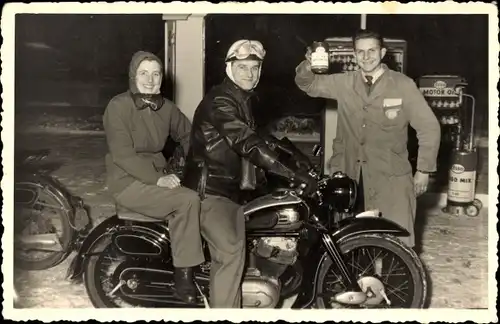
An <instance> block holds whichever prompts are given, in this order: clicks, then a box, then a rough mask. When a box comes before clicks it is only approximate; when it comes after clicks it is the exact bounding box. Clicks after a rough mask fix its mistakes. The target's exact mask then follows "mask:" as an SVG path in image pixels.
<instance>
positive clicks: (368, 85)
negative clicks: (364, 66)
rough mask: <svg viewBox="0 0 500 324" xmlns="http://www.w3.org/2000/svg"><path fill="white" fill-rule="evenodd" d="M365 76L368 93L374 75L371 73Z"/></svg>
mask: <svg viewBox="0 0 500 324" xmlns="http://www.w3.org/2000/svg"><path fill="white" fill-rule="evenodd" d="M365 78H366V85H367V88H368V94H370V92H371V90H372V85H373V77H372V76H371V75H367V76H365Z"/></svg>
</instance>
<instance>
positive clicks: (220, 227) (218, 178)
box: [182, 40, 317, 308]
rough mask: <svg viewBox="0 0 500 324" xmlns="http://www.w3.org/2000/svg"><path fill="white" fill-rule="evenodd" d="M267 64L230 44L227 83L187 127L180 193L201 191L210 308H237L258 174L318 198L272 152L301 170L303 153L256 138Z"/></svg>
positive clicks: (260, 54) (256, 51)
mask: <svg viewBox="0 0 500 324" xmlns="http://www.w3.org/2000/svg"><path fill="white" fill-rule="evenodd" d="M264 57H265V50H264V48H263V46H262V44H261V43H260V42H259V41H255V40H239V41H237V42H235V43H234V44H233V45H232V46H231V47H230V48H229V51H228V52H227V55H226V59H225V61H226V74H227V77H226V78H225V80H224V81H223V82H222V83H221V84H219V85H217V86H215V87H213V88H212V89H211V90H210V91H209V92H208V93H207V95H206V96H205V97H204V98H203V100H202V101H201V103H200V104H199V106H198V107H197V109H196V111H195V114H194V118H193V122H192V131H191V146H190V150H189V153H188V155H187V159H186V166H185V169H184V177H183V181H182V185H183V186H185V187H187V188H191V189H193V190H196V191H198V193H199V194H200V198H201V200H202V208H201V215H200V226H201V232H202V235H203V237H204V238H205V240H206V241H207V243H208V245H209V248H210V254H211V259H212V266H211V274H210V278H211V282H210V304H211V305H210V307H212V308H220V307H223V308H240V307H241V279H242V275H243V269H244V263H245V219H244V216H243V213H242V212H241V208H240V207H241V206H240V204H241V197H242V193H243V192H244V190H252V189H255V186H256V184H257V181H258V179H262V178H263V171H268V172H270V173H273V174H276V175H278V176H281V177H284V178H286V179H289V180H292V179H297V180H298V181H299V182H301V183H305V184H306V185H307V186H306V188H305V190H306V191H309V192H313V191H315V190H316V185H317V183H316V181H315V180H314V179H313V178H312V177H311V176H309V175H308V174H307V172H306V171H296V170H294V169H292V168H291V167H289V166H287V165H285V163H284V160H283V159H282V158H280V156H279V154H278V153H277V152H276V151H275V149H278V148H279V149H281V150H282V151H283V152H285V153H288V154H290V153H292V154H294V157H295V158H296V160H300V161H302V162H303V161H304V159H303V158H302V159H301V157H303V154H302V153H301V152H299V151H298V150H296V149H295V148H294V147H293V145H286V144H287V143H285V142H284V141H283V142H280V141H279V140H277V139H276V138H274V137H272V136H271V135H268V134H266V135H262V134H261V135H259V134H258V133H257V132H256V127H255V122H254V118H253V115H252V107H251V100H252V97H253V96H254V94H255V93H254V91H253V90H254V88H255V87H256V86H257V83H258V82H259V79H260V75H261V69H262V62H263V60H264ZM288 143H289V142H288ZM305 160H306V161H307V159H305ZM193 294H195V291H193Z"/></svg>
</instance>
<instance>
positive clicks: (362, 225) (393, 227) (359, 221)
mask: <svg viewBox="0 0 500 324" xmlns="http://www.w3.org/2000/svg"><path fill="white" fill-rule="evenodd" d="M364 233H386V234H391V235H394V236H409V235H410V233H409V232H408V231H407V230H406V229H404V228H403V227H401V226H400V225H398V224H397V223H395V222H393V221H391V220H389V219H386V218H382V217H377V216H364V217H350V218H345V219H343V220H341V221H340V222H339V224H338V229H337V230H336V231H335V232H333V233H332V240H333V241H334V242H339V241H340V240H341V239H345V238H348V237H350V236H353V235H358V234H364Z"/></svg>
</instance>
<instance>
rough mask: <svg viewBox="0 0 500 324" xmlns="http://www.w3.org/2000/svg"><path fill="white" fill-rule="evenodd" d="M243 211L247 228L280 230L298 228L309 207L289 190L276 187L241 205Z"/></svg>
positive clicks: (307, 213)
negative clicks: (270, 191) (271, 191)
mask: <svg viewBox="0 0 500 324" xmlns="http://www.w3.org/2000/svg"><path fill="white" fill-rule="evenodd" d="M243 212H244V214H245V218H246V219H247V223H246V227H247V230H250V231H252V230H253V231H256V230H260V231H263V230H264V231H265V230H273V231H275V232H282V231H291V230H295V229H298V228H300V227H301V225H302V221H303V220H304V219H305V218H306V217H308V215H309V208H308V207H307V205H306V204H305V202H304V201H303V200H302V199H300V198H299V197H297V196H296V195H294V194H293V193H292V191H291V190H289V189H278V190H275V191H273V193H271V194H268V195H265V196H262V197H259V198H256V199H254V200H252V201H250V202H249V203H247V204H246V205H245V206H244V207H243Z"/></svg>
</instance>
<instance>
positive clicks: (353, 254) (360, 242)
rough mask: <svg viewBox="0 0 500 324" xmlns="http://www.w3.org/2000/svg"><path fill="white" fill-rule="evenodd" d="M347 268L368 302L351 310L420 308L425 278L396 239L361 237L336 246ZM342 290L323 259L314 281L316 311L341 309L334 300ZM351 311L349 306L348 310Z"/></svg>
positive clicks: (335, 270)
mask: <svg viewBox="0 0 500 324" xmlns="http://www.w3.org/2000/svg"><path fill="white" fill-rule="evenodd" d="M340 250H341V251H342V253H343V254H344V260H345V262H346V265H347V268H348V269H349V270H350V271H351V272H352V273H353V275H354V277H355V278H356V279H357V280H358V284H359V285H360V286H361V288H362V290H363V291H365V292H367V295H368V298H367V300H366V301H365V302H364V303H363V304H362V305H358V306H355V307H362V308H423V307H424V304H425V302H426V296H427V278H426V274H425V270H424V267H423V265H422V262H421V261H420V259H419V258H418V256H417V254H416V253H415V252H414V251H413V250H412V249H410V248H409V247H407V246H406V245H405V244H404V243H403V242H401V241H400V240H399V239H397V238H396V237H393V236H390V235H381V234H364V235H358V236H354V237H351V238H348V239H346V240H344V241H341V242H340ZM345 290H346V287H345V285H344V284H343V282H342V277H341V276H340V271H339V269H338V267H337V265H336V264H334V263H333V262H332V260H331V258H329V257H327V258H325V260H324V262H323V264H322V265H321V268H320V271H319V275H318V280H317V298H316V306H317V308H322V309H323V308H345V307H347V306H346V305H341V304H339V303H337V302H336V301H335V300H334V296H335V295H337V294H339V293H342V292H344V291H345ZM349 307H352V306H349Z"/></svg>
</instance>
